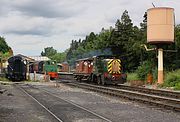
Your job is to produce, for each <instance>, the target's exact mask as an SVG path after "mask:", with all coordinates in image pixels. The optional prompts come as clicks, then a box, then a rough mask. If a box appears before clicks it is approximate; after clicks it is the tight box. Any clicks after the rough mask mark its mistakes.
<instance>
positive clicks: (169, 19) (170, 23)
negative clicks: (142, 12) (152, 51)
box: [147, 7, 174, 84]
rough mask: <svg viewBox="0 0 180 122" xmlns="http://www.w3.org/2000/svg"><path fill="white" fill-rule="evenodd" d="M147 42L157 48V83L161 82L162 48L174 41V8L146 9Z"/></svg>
mask: <svg viewBox="0 0 180 122" xmlns="http://www.w3.org/2000/svg"><path fill="white" fill-rule="evenodd" d="M147 43H149V44H152V45H156V46H157V49H158V83H159V84H162V83H163V49H162V46H163V45H165V44H172V43H174V9H173V8H168V7H157V8H150V9H148V10H147Z"/></svg>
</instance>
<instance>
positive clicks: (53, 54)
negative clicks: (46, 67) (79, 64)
mask: <svg viewBox="0 0 180 122" xmlns="http://www.w3.org/2000/svg"><path fill="white" fill-rule="evenodd" d="M66 53H67V51H65V52H62V53H57V50H55V49H54V48H53V47H46V48H44V52H43V51H42V52H41V56H47V57H48V58H50V59H52V60H56V61H57V62H64V61H65V60H66Z"/></svg>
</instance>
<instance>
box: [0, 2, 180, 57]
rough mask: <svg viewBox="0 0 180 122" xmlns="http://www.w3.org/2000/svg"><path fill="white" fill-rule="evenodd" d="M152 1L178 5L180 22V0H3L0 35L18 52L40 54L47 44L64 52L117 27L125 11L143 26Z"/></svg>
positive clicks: (176, 11) (136, 23)
mask: <svg viewBox="0 0 180 122" xmlns="http://www.w3.org/2000/svg"><path fill="white" fill-rule="evenodd" d="M152 2H153V3H154V4H155V5H156V6H157V7H159V6H169V7H173V8H175V14H176V24H180V16H179V15H180V8H179V6H180V2H179V0H168V1H165V0H146V1H145V0H134V1H132V0H103V1H102V0H1V1H0V4H1V7H0V36H4V37H5V38H6V40H7V42H8V44H9V45H10V46H11V47H12V48H13V50H14V52H15V53H22V54H26V55H40V52H41V51H42V50H43V48H45V47H47V46H53V47H54V48H55V49H57V50H58V51H63V50H65V49H67V48H68V47H69V45H70V42H71V40H73V39H77V40H78V39H79V38H84V37H85V36H86V35H87V34H89V33H90V32H92V31H93V32H95V33H98V32H99V31H101V28H102V27H105V28H109V27H110V26H114V24H115V22H116V20H117V19H119V18H120V17H121V15H122V13H123V11H124V10H128V12H129V15H130V17H131V19H132V21H133V23H134V24H135V25H139V23H140V22H142V20H143V15H144V12H145V11H146V10H147V9H148V8H150V7H153V6H152Z"/></svg>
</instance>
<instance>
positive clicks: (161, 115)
mask: <svg viewBox="0 0 180 122" xmlns="http://www.w3.org/2000/svg"><path fill="white" fill-rule="evenodd" d="M36 87H38V88H43V89H46V90H48V91H51V92H53V93H54V94H56V95H58V96H59V97H61V98H63V99H68V100H70V101H72V102H74V103H77V104H79V105H81V106H84V107H86V108H88V109H90V110H92V111H94V112H96V113H98V114H100V115H102V116H105V117H107V118H109V119H110V120H113V122H162V121H163V122H179V120H180V114H179V113H177V112H172V111H168V110H164V109H159V108H154V106H153V107H152V106H148V105H144V104H139V103H136V102H130V101H127V100H124V99H120V98H119V99H117V98H114V97H109V96H105V95H102V94H98V93H94V92H90V91H86V90H82V89H79V88H71V87H69V86H66V85H64V84H55V83H46V84H43V85H42V84H36Z"/></svg>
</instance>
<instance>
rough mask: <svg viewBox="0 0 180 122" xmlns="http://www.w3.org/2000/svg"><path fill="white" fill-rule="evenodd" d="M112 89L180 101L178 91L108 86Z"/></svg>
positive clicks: (120, 85)
mask: <svg viewBox="0 0 180 122" xmlns="http://www.w3.org/2000/svg"><path fill="white" fill-rule="evenodd" d="M108 86H110V87H112V88H117V89H124V90H129V91H137V92H140V93H148V94H152V95H158V96H164V97H170V98H175V99H180V92H176V91H168V90H159V89H150V88H144V87H135V86H127V85H122V84H119V85H116V86H115V85H108Z"/></svg>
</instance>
